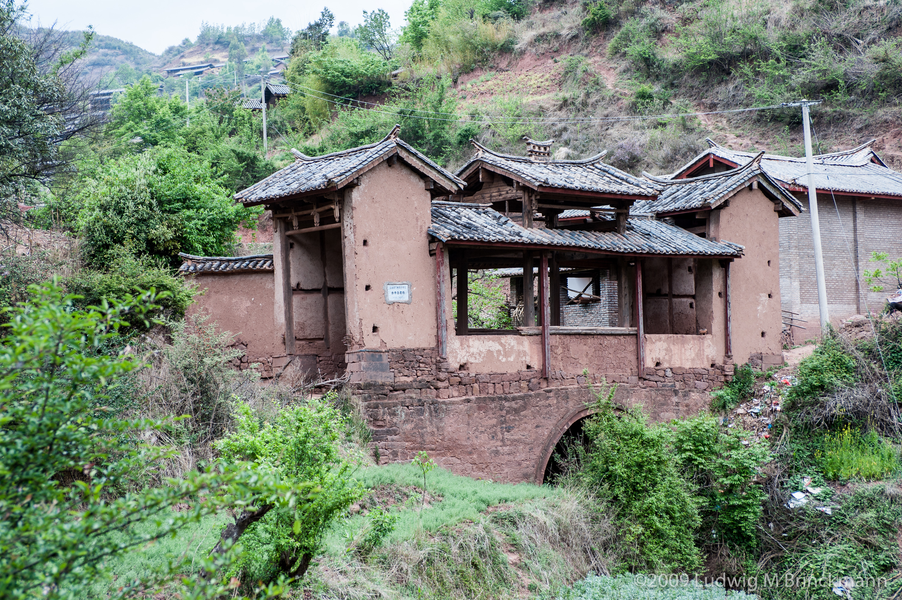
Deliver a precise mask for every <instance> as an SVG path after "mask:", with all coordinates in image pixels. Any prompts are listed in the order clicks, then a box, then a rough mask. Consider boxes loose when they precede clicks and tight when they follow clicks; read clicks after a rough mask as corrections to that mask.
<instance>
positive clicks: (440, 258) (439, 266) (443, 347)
mask: <svg viewBox="0 0 902 600" xmlns="http://www.w3.org/2000/svg"><path fill="white" fill-rule="evenodd" d="M435 289H436V292H437V297H436V299H435V318H436V323H435V324H436V338H437V339H436V345H437V346H438V355H439V358H447V357H448V323H447V321H446V319H445V302H446V301H447V300H446V296H447V293H446V290H445V247H444V245H443V244H442V243H441V242H438V244H436V246H435Z"/></svg>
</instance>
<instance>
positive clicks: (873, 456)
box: [817, 425, 899, 480]
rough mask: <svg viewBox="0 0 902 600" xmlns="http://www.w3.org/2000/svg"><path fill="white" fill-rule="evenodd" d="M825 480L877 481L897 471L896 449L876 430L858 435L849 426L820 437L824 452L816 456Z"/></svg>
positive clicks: (857, 432) (897, 457)
mask: <svg viewBox="0 0 902 600" xmlns="http://www.w3.org/2000/svg"><path fill="white" fill-rule="evenodd" d="M817 456H818V457H819V458H820V463H821V468H823V470H824V475H825V476H826V477H827V478H828V479H833V480H846V479H852V478H856V479H865V480H873V479H881V478H883V477H884V476H885V475H889V474H891V473H894V472H895V471H897V470H898V469H899V450H898V448H895V447H894V446H892V445H891V444H890V443H889V442H887V441H886V440H882V439H880V436H878V435H877V432H876V431H869V432H868V433H866V434H862V433H861V431H860V430H858V429H853V428H852V427H850V426H849V425H846V426H845V427H843V428H842V429H841V430H840V431H837V432H835V433H828V434H827V435H825V436H824V449H823V451H822V452H821V453H819V454H818V455H817Z"/></svg>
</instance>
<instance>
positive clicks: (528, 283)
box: [523, 250, 536, 327]
mask: <svg viewBox="0 0 902 600" xmlns="http://www.w3.org/2000/svg"><path fill="white" fill-rule="evenodd" d="M532 269H533V260H532V252H530V251H529V250H527V251H525V252H524V253H523V326H524V327H534V326H535V324H536V305H535V303H534V302H535V287H534V284H533V277H532Z"/></svg>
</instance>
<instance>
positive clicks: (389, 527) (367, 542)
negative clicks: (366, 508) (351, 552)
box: [355, 507, 401, 556]
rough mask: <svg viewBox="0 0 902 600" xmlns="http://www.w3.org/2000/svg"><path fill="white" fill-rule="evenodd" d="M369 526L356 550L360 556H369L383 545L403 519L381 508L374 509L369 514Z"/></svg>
mask: <svg viewBox="0 0 902 600" xmlns="http://www.w3.org/2000/svg"><path fill="white" fill-rule="evenodd" d="M368 516H369V526H368V527H367V530H366V534H364V536H363V539H362V540H361V541H360V543H359V544H357V547H356V548H355V550H356V551H357V553H358V554H361V555H363V556H367V555H369V554H371V553H372V552H373V550H375V549H376V548H378V547H379V546H381V545H382V543H383V542H384V541H385V539H386V538H387V537H388V536H389V535H391V532H392V531H394V529H395V524H396V523H397V522H398V520H399V519H400V518H401V515H399V514H398V513H391V512H388V511H385V510H383V509H381V508H378V507H377V508H374V509H373V510H371V511H370V513H369V515H368Z"/></svg>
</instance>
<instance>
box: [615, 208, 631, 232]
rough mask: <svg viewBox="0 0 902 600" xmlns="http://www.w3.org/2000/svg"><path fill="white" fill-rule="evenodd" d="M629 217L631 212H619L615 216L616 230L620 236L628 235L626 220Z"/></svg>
mask: <svg viewBox="0 0 902 600" xmlns="http://www.w3.org/2000/svg"><path fill="white" fill-rule="evenodd" d="M628 217H629V211H625V210H618V211H617V214H616V215H615V216H614V229H615V230H616V231H617V233H619V234H620V235H626V220H627V218H628Z"/></svg>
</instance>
